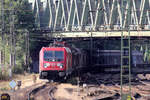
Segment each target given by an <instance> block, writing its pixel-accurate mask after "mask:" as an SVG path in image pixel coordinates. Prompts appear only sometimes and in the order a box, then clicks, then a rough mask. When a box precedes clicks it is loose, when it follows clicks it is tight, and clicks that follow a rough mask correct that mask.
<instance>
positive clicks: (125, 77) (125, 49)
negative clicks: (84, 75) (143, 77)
mask: <svg viewBox="0 0 150 100" xmlns="http://www.w3.org/2000/svg"><path fill="white" fill-rule="evenodd" d="M124 3H126V4H127V5H128V9H126V10H125V9H124V7H123V5H124ZM124 11H125V12H127V13H126V14H127V15H125V16H126V17H125V18H124V20H126V19H127V23H128V26H124V27H127V28H128V33H126V34H125V33H123V16H122V33H121V100H131V66H130V63H131V62H130V59H131V58H130V27H129V23H130V0H122V13H123V12H124Z"/></svg>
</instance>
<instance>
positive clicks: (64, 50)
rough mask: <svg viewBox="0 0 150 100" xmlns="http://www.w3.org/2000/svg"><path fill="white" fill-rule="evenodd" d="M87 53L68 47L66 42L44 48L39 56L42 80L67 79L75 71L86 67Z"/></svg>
mask: <svg viewBox="0 0 150 100" xmlns="http://www.w3.org/2000/svg"><path fill="white" fill-rule="evenodd" d="M86 59H87V58H86V53H85V52H83V51H82V50H80V49H78V48H75V47H68V46H66V45H65V43H64V42H57V43H55V45H52V46H50V47H43V48H42V49H41V51H40V56H39V70H40V71H39V72H40V78H41V79H45V78H46V79H54V78H57V77H64V78H65V77H67V76H68V75H71V74H72V72H73V71H75V70H78V69H80V68H82V67H84V66H85V65H86Z"/></svg>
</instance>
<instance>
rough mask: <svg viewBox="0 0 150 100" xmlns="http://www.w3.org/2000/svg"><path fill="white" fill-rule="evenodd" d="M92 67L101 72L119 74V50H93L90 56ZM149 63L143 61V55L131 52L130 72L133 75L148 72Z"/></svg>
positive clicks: (135, 51)
mask: <svg viewBox="0 0 150 100" xmlns="http://www.w3.org/2000/svg"><path fill="white" fill-rule="evenodd" d="M92 59H95V60H93V66H94V67H95V68H96V67H97V68H98V69H99V70H102V71H103V72H107V71H108V72H120V66H121V50H99V49H97V50H95V51H93V55H92ZM149 66H150V63H149V62H147V61H144V53H143V52H142V51H138V50H132V51H131V71H132V72H134V73H143V72H150V67H149Z"/></svg>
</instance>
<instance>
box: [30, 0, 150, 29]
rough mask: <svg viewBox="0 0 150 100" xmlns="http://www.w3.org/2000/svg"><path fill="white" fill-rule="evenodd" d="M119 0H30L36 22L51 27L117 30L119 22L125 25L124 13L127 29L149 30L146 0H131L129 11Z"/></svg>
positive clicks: (148, 1)
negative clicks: (129, 20)
mask: <svg viewBox="0 0 150 100" xmlns="http://www.w3.org/2000/svg"><path fill="white" fill-rule="evenodd" d="M29 1H31V0H29ZM121 1H122V0H32V2H33V3H32V4H33V8H34V9H33V10H34V12H35V15H36V22H37V23H38V24H39V26H40V27H48V28H50V29H51V30H52V31H88V30H92V31H96V30H101V29H103V28H105V29H106V30H120V29H121V26H122V24H123V28H125V27H128V26H127V25H128V24H127V23H128V22H127V15H128V14H130V18H131V22H129V23H130V29H131V30H132V29H133V30H139V29H144V30H150V0H131V5H130V6H131V10H130V12H128V11H127V9H128V6H129V5H128V4H127V3H124V6H123V7H122V6H121ZM124 2H126V1H124ZM42 4H43V5H42ZM44 4H45V5H44ZM122 8H123V9H124V11H123V12H121V9H122ZM122 18H123V20H124V21H123V23H122V21H121V20H122ZM44 19H47V21H46V20H44Z"/></svg>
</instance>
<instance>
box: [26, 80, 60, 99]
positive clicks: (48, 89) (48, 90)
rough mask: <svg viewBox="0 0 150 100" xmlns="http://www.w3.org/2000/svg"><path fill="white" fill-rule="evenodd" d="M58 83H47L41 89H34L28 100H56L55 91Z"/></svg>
mask: <svg viewBox="0 0 150 100" xmlns="http://www.w3.org/2000/svg"><path fill="white" fill-rule="evenodd" d="M57 84H58V83H50V82H48V83H46V84H44V85H42V86H40V87H37V88H34V89H33V90H31V91H30V92H29V93H28V100H55V98H54V95H53V94H54V91H55V90H56V89H57V88H56V86H57Z"/></svg>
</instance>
